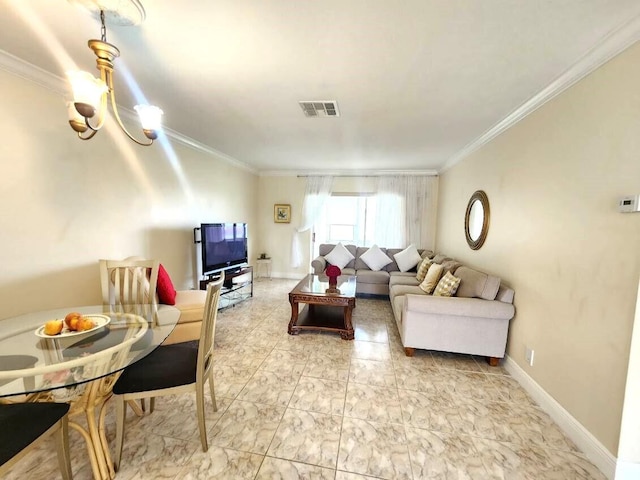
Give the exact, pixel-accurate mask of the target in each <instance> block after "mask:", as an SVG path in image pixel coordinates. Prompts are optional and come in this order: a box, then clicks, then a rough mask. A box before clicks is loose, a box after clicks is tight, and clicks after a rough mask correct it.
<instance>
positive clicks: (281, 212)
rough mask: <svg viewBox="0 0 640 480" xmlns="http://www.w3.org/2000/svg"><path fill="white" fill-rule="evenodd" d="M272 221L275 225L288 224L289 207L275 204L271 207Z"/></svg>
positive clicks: (289, 218)
mask: <svg viewBox="0 0 640 480" xmlns="http://www.w3.org/2000/svg"><path fill="white" fill-rule="evenodd" d="M273 221H274V222H276V223H290V222H291V205H285V204H282V203H276V204H275V205H274V206H273Z"/></svg>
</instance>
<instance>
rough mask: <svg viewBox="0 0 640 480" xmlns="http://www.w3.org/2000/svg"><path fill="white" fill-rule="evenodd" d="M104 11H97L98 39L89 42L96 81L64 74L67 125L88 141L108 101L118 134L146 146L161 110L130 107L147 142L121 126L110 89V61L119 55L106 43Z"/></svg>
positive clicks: (82, 75)
mask: <svg viewBox="0 0 640 480" xmlns="http://www.w3.org/2000/svg"><path fill="white" fill-rule="evenodd" d="M104 16H105V15H104V10H102V9H100V22H101V24H102V28H101V38H100V40H95V39H94V40H89V43H88V45H89V48H90V49H91V50H93V53H95V55H96V57H98V58H97V59H96V63H97V68H98V71H99V72H100V78H96V77H94V76H93V75H91V74H90V73H89V72H82V71H72V72H67V76H68V77H69V81H70V83H71V88H72V90H73V101H72V102H69V104H68V113H69V125H71V128H73V129H74V130H75V131H76V132H77V133H78V137H79V138H80V139H82V140H89V139H91V138H93V136H94V135H95V134H96V133H98V130H100V129H101V128H102V126H103V125H104V121H105V118H106V115H107V108H108V101H109V100H110V102H111V110H112V111H113V116H114V117H115V119H116V121H117V122H118V125H119V126H120V128H121V129H122V131H123V132H124V133H125V134H126V135H127V136H128V137H129V138H130V139H131V140H133V141H134V142H136V143H137V144H138V145H143V146H149V145H151V144H152V143H153V141H154V140H155V139H156V138H158V132H157V131H158V129H159V128H160V120H161V117H162V114H163V112H162V110H161V109H160V108H158V107H155V106H153V105H136V106H135V107H133V108H134V109H135V111H136V112H138V116H139V117H140V123H141V124H142V132H143V133H144V135H145V136H146V137H147V141H144V140H143V141H141V140H138V139H137V138H135V137H134V136H133V135H131V134H130V133H129V131H128V130H127V129H126V127H125V126H124V125H123V123H122V120H121V119H120V114H119V113H118V105H117V104H116V92H115V90H114V88H113V71H114V66H113V60H114V59H115V58H117V57H119V56H120V50H118V49H117V48H116V46H115V45H112V44H110V43H108V42H107V29H106V27H105V23H104Z"/></svg>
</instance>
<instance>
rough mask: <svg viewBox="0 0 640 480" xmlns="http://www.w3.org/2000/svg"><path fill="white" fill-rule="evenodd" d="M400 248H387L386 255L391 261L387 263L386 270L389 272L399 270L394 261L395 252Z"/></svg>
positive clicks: (399, 250)
mask: <svg viewBox="0 0 640 480" xmlns="http://www.w3.org/2000/svg"><path fill="white" fill-rule="evenodd" d="M401 251H402V249H401V248H387V257H389V258H390V259H391V263H390V264H389V265H387V267H386V269H385V270H386V271H387V272H389V273H391V272H399V271H400V269H399V268H398V264H397V263H396V261H395V254H396V253H399V252H401Z"/></svg>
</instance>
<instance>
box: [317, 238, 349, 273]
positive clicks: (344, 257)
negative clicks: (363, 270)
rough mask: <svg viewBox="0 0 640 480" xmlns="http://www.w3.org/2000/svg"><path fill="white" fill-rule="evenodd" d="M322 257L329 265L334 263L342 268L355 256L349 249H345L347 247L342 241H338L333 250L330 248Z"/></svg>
mask: <svg viewBox="0 0 640 480" xmlns="http://www.w3.org/2000/svg"><path fill="white" fill-rule="evenodd" d="M324 258H325V260H326V261H327V262H329V263H330V264H331V265H335V266H336V267H338V268H340V269H341V270H342V269H343V268H344V267H346V266H347V265H348V264H349V263H350V262H351V261H352V260H353V259H355V258H356V257H355V255H354V254H352V253H351V252H350V251H349V250H347V248H346V247H345V246H344V245H343V244H342V243H338V244H337V245H336V246H335V247H334V248H333V250H331V251H330V252H329V253H328V254H327V255H325V256H324Z"/></svg>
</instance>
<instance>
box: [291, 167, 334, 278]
mask: <svg viewBox="0 0 640 480" xmlns="http://www.w3.org/2000/svg"><path fill="white" fill-rule="evenodd" d="M332 185H333V177H331V176H324V177H307V189H306V191H305V194H304V203H303V205H302V220H301V222H300V225H299V226H298V228H297V229H296V231H295V232H293V240H292V244H291V266H292V267H293V268H298V267H299V266H300V265H302V258H303V256H302V245H301V243H302V242H301V240H300V234H301V233H303V232H306V231H307V230H309V229H310V228H311V227H313V224H314V223H316V221H317V219H318V218H319V217H320V215H321V213H322V210H323V209H324V206H325V204H326V203H327V200H328V199H329V197H330V196H331V187H332Z"/></svg>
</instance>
